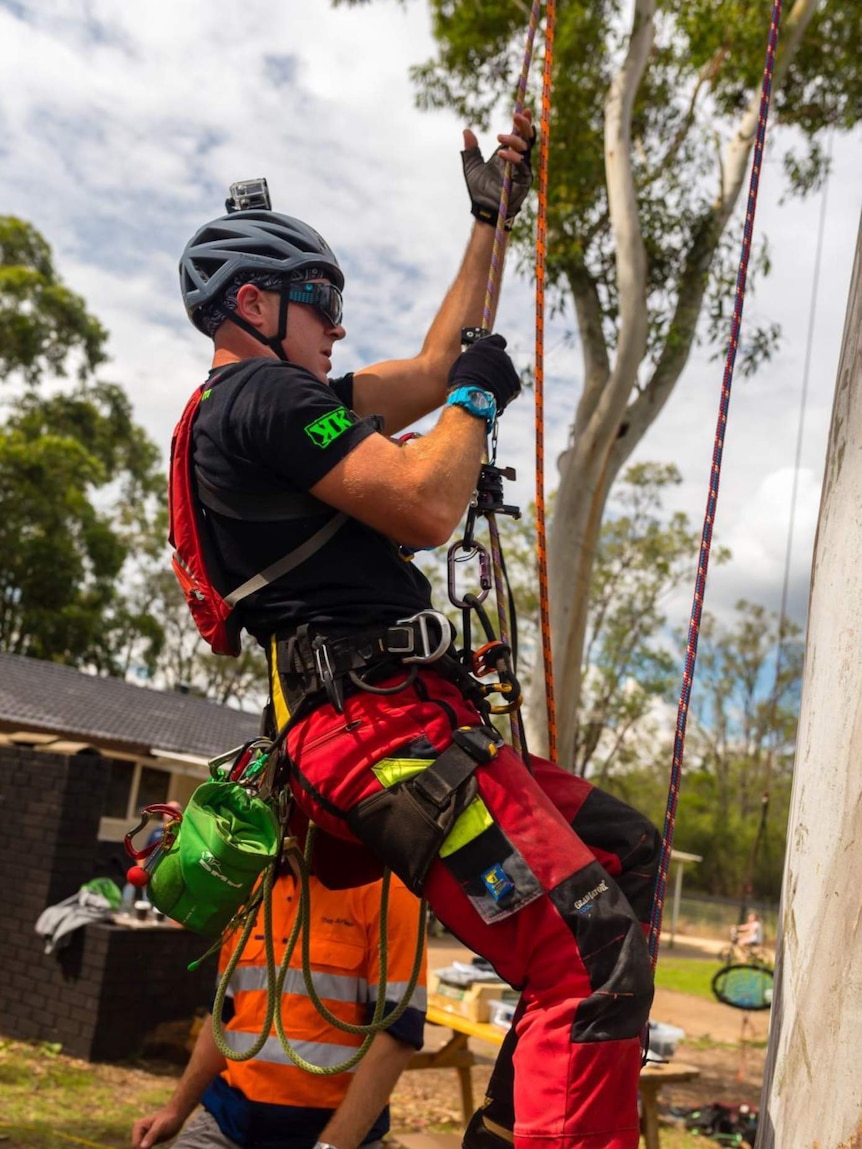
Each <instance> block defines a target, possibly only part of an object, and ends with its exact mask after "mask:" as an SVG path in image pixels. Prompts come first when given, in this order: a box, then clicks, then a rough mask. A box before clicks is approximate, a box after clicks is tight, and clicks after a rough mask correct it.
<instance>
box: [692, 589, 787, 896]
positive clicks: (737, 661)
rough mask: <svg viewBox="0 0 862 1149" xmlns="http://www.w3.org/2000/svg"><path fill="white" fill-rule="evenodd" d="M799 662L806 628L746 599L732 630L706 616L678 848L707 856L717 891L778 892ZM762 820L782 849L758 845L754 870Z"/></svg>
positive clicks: (706, 875)
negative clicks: (765, 804)
mask: <svg viewBox="0 0 862 1149" xmlns="http://www.w3.org/2000/svg"><path fill="white" fill-rule="evenodd" d="M802 659H803V647H802V639H801V632H800V628H799V627H798V626H797V625H796V624H795V623H792V622H790V621H788V620H786V619H785V620H784V622H783V623H781V621H780V619H779V617H778V616H777V615H776V614H771V613H769V612H768V611H767V610H766V609H765V607H763V606H760V605H757V604H754V603H750V602H746V601H745V600H744V599H743V600H741V601H740V602H738V603H737V604H736V621H735V623H734V624H733V626H731V627H724V628H722V627H720V626H719V625H718V624H717V622H716V620H715V619H714V618H713V617H712V616H710V615H708V614H706V615H704V625H703V627H702V631H701V640H700V644H699V647H698V661H699V674H698V679H699V681H698V682H696V683H695V687H694V691H693V700H692V710H691V714H690V721H691V723H692V726H691V734H690V741H689V747H688V760H689V765H688V775H687V780H686V788H685V789H686V793H685V794H684V795H683V798H682V799H681V804H682V803H684V804H683V805H682V810H683V816H684V818H685V821H686V829H685V831H684V833H683V835H682V836H681V837H680V839H679V845H680V848H681V849H684V850H686V849H691V850H693V851H694V852H695V853H698V854H702V855H703V857H704V861H703V863H701V865H700V866H699V873H698V880H702V881H704V882H706V883H707V885H708V888H710V889H712V890H713V891H714V892H723V893H724V892H726V893H733V894H736V893H739V892H740V890H742V888H743V887H744V886H747V885H749V884H751V883H752V882H754V883H755V884H756V885H757V886H758V888H760V889H766V888H768V889H769V891H770V893H771V894H773V895H775V894H777V892H778V889H779V888H780V884H781V868H782V862H783V856H784V849H783V843H784V827H785V824H786V821H787V811H788V804H789V799H790V783H791V777H792V772H793V756H794V751H795V746H796V726H797V722H798V720H799V702H800V691H801V683H802ZM764 795H768V804H769V808H768V810H766V811H764V809H763V800H764ZM764 814H765V815H766V817H767V818H768V820H769V826H770V827H771V828H773V829H774V830H775V831H777V836H778V837H780V839H781V848H780V849H777V850H773V849H770V850H762V849H760V848H758V850H757V857H755V858H754V865H756V867H757V870H756V872H753V873H748V867H749V863H750V862H751V859H752V855H753V854H754V847H755V840H756V837H757V834H758V829H759V827H760V824H761V818H762V816H763V815H764ZM771 838H772V835H770V840H771ZM683 843H685V844H683ZM740 844H742V845H743V846H744V847H745V848H744V850H743V851H742V857H740V852H739V845H740ZM758 845H759V846H760V845H761V844H760V843H759V844H758Z"/></svg>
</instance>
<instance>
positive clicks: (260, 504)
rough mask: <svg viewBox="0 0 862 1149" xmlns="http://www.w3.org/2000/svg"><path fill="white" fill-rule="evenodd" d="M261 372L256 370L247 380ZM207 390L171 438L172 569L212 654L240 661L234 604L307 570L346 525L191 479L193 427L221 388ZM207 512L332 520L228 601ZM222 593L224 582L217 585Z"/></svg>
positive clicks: (280, 500)
mask: <svg viewBox="0 0 862 1149" xmlns="http://www.w3.org/2000/svg"><path fill="white" fill-rule="evenodd" d="M257 365H258V364H257V363H254V365H253V366H251V365H250V366H251V370H249V371H248V375H249V376H250V375H251V374H252V372H253V370H254V367H256V366H257ZM217 381H218V379H217V378H216V379H210V380H208V381H207V382H206V383H202V384H201V385H200V386H199V387H198V388H197V389H196V390H195V392H194V394H193V395H192V397H191V398H190V399H189V401H188V403H187V404H186V406H185V410H184V411H183V413H182V416H181V417H180V421H179V423H177V425H176V427H175V428H174V433H173V437H172V438H171V465H170V471H169V473H168V514H169V531H168V541H169V543H170V544H171V546H172V547H173V548H174V553H173V557H172V558H171V565H172V566H173V568H174V574H175V575H176V576H177V580H178V582H179V584H180V587H181V589H182V592H183V594H184V595H185V599H186V603H187V604H188V608H189V610H190V611H191V615H192V618H193V619H194V621H195V625H196V626H197V628H198V630H199V631H200V634H201V637H202V638H204V639H205V640H206V641H207V642H208V643H209V645H210V646H211V647H212V651H213V653H214V654H229V655H231V656H233V657H236V655H238V654H239V653H240V651H241V650H242V640H241V638H240V631H241V630H242V624H241V623H240V622H239V621H238V620H237V618H236V615H235V613H234V611H235V608H236V605H237V603H239V602H240V601H241V600H242V599H244V598H246V597H247V596H248V595H250V594H253V593H254V592H255V591H257V590H260V589H261V588H262V587H264V586H266V585H267V584H268V583H271V582H274V581H275V580H276V579H278V578H281V576H282V575H285V574H287V573H288V572H289V571H291V570H293V569H294V568H295V567H297V566H299V564H300V563H302V562H305V560H306V559H307V558H310V557H311V555H313V554H314V553H315V552H316V551H319V550H320V548H321V547H322V546H323V545H324V544H325V543H327V542H328V541H329V540H330V539H331V538H332V536H333V535H334V534H335V533H336V531H338V530H339V528H340V527H342V526H343V525H344V523H345V522H346V521H347V517H348V516H347V515H346V514H345V513H344V512H343V511H338V512H336V511H335V509H334V508H333V507H330V506H327V504H326V503H322V502H320V500H319V499H315V498H314V497H313V496H312V495H303V494H296V495H292V494H287V493H284V494H280V493H276V494H274V495H270V496H260V497H256V496H253V495H238V494H237V493H236V492H232V491H225V490H217V489H216V488H214V487H210V486H208V485H207V486H203V485H202V484H201V483H199V482H198V481H197V480H196V478H195V474H194V467H193V464H192V427H193V424H194V421H195V418H196V416H197V413H198V409H199V407H200V404H201V400H202V399H203V398H204V397H205V396H206V395H208V394H209V391H210V389H211V388H212V387H214V386H215V385H216V383H217ZM202 506H206V507H209V508H210V509H212V510H215V511H218V512H219V513H220V514H222V515H226V516H228V517H229V518H236V519H246V520H252V521H254V520H257V521H260V522H273V521H274V520H279V519H300V518H307V517H309V516H310V515H314V514H321V513H322V512H324V511H326V512H328V513H329V518H328V519H327V521H326V522H325V523H324V524H323V526H322V527H320V529H319V530H317V531H315V532H314V534H312V535H311V537H310V538H308V539H306V541H305V542H303V543H301V544H300V545H299V546H298V547H296V548H295V549H294V550H292V551H290V552H289V553H288V554H286V555H285V556H284V557H283V558H280V559H279V560H278V561H277V562H275V563H273V564H272V565H271V566H268V567H267V568H266V570H263V571H260V572H259V573H258V574H256V575H253V576H252V577H251V578H250V579H246V581H245V582H244V583H243V584H242V585H241V586H238V587H237V588H236V589H235V590H233V591H231V592H230V593H229V594H225V595H222V594H221V593H220V592H219V591H218V590H217V589H216V586H215V584H214V582H213V579H212V575H211V572H213V571H215V572H216V573H218V569H219V568H218V560H217V556H216V554H215V549H214V547H213V545H212V542H211V540H210V538H209V532H208V530H207V526H206V522H205V520H204V514H203V511H202ZM220 581H221V583H222V585H224V584H225V580H224V579H221V580H220Z"/></svg>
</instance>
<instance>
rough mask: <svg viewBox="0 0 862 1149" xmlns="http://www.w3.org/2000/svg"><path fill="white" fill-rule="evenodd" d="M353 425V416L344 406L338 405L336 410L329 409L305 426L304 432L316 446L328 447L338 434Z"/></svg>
mask: <svg viewBox="0 0 862 1149" xmlns="http://www.w3.org/2000/svg"><path fill="white" fill-rule="evenodd" d="M352 426H353V417H352V416H351V414H350V412H349V411H348V410H347V408H346V407H339V408H338V410H337V411H330V412H329V414H328V415H324V416H323V417H322V418H320V419H316V420H315V421H314V422H313V423H309V424H308V426H307V427H306V428H305V433H306V435H308V437H309V438H310V439H311V441H312V443H314V444H315V446H317V447H328V446H329V444H330V443H334V442H335V440H336V439H337V438H338V436H339V435H341V434H343V433H344V432H345V431H346V430H347V428H348V427H352Z"/></svg>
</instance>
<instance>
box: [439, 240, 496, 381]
mask: <svg viewBox="0 0 862 1149" xmlns="http://www.w3.org/2000/svg"><path fill="white" fill-rule="evenodd" d="M504 244H505V237H504ZM493 250H494V228H492V227H490V226H489V225H488V224H486V223H475V224H474V225H473V230H472V232H471V233H470V239H469V241H468V243H467V248H466V251H465V252H464V258H463V260H462V261H461V266H460V268H459V269H458V274H457V275H456V277H455V280H454V282H453V284H452V286H451V287H450V288H449V291H448V292H447V293H446V297H445V298H444V300H443V303H442V304H441V306H440V310H439V311H438V312H437V314H436V316H435V317H434V320H433V322H432V323H431V326H430V327H429V328H428V333H427V334H426V336H425V339H424V342H423V344H422V351H421V352H420V354H421V355H422V356H426V357H427V358H428V360H429V362H430V364H431V365H432V368H433V369H434V370H435V371H436V373H437V374H438V375H439V379H440V384H441V386H442V385H443V384H445V382H446V375H447V374H448V371H449V368H450V367H451V366H452V363H453V362H454V361H455V359H456V358H457V357H458V355H459V354H460V351H461V330H462V328H464V327H480V326H481V325H482V314H483V311H484V309H485V297H486V295H487V291H488V278H489V274H490V270H491V254H492V252H493ZM501 276H502V264H501V267H500V273H499V275H498V277H497V280H496V284H495V291H494V294H493V296H492V300H491V320H490V326H491V327H493V326H494V316H495V315H496V313H497V300H498V298H499V292H500V279H501Z"/></svg>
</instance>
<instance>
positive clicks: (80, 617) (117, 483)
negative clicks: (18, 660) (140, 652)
mask: <svg viewBox="0 0 862 1149" xmlns="http://www.w3.org/2000/svg"><path fill="white" fill-rule="evenodd" d="M157 463H158V454H157V451H156V449H155V447H154V446H153V444H152V443H150V442H149V440H148V439H147V438H146V436H145V434H144V432H143V431H142V430H141V429H140V428H139V427H137V426H136V425H135V424H134V422H133V421H132V419H131V412H130V408H129V404H128V400H127V398H126V396H125V395H124V394H123V392H122V390H121V389H120V388H119V387H117V386H115V385H113V384H95V385H91V386H90V387H86V388H85V387H83V386H82V387H79V389H78V390H76V391H74V392H72V393H69V394H61V395H54V396H51V397H50V398H42V397H41V396H38V395H36V394H35V393H32V392H30V393H27V394H25V395H23V396H21V397H20V398H19V399H17V400H15V401H14V402H13V404H12V407H11V413H10V415H9V417H8V418H7V421H6V423H5V426H4V427H3V428H2V430H0V649H2V650H4V651H7V652H10V653H13V654H26V655H31V656H33V657H36V658H46V659H51V660H52V661H57V662H66V663H69V664H71V665H85V664H88V665H92V666H94V667H96V668H97V669H101V670H105V671H114V670H116V669H117V667H116V662H115V659H114V655H113V651H112V645H113V644H112V629H113V626H114V624H115V622H116V620H117V612H118V610H119V609H121V603H122V594H121V591H120V588H119V586H118V580H119V578H120V574H121V571H122V569H123V566H124V563H125V562H126V560H127V558H128V557H129V554H130V552H131V550H132V547H133V545H134V542H135V540H136V538H137V536H138V533H139V531H140V528H141V525H142V523H143V522H144V521H145V520H146V518H147V515H148V513H149V512H150V511H151V510H152V506H153V502H154V499H155V498H156V494H157V492H159V493H160V489H161V482H160V480H159V477H158V471H157ZM144 628H145V629H146V628H149V630H150V634H151V636H152V637H153V638H154V639H155V640H157V638H158V627H157V626H156V625H155V623H154V620H152V619H148V620H147V622H146V624H145V626H144Z"/></svg>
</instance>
